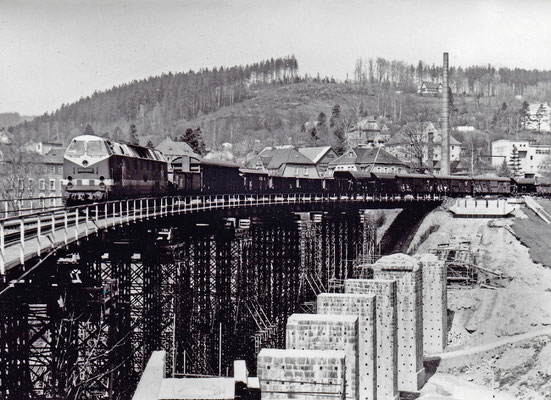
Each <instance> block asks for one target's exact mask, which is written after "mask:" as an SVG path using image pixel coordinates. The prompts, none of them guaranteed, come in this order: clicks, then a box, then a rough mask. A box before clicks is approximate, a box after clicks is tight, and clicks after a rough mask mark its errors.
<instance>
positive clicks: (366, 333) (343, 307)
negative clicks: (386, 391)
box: [317, 293, 377, 400]
mask: <svg viewBox="0 0 551 400" xmlns="http://www.w3.org/2000/svg"><path fill="white" fill-rule="evenodd" d="M375 303H376V299H375V295H373V294H342V293H322V294H320V295H318V298H317V312H318V314H334V315H355V316H357V317H358V318H359V319H358V330H359V334H358V364H359V366H358V374H359V382H358V386H359V399H360V400H374V399H376V398H377V366H376V360H377V358H376V356H377V339H376V331H377V328H376V327H377V323H376V316H375Z"/></svg>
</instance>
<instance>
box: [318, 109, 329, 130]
mask: <svg viewBox="0 0 551 400" xmlns="http://www.w3.org/2000/svg"><path fill="white" fill-rule="evenodd" d="M326 123H327V117H326V116H325V113H324V112H323V111H322V112H320V113H319V115H318V127H320V128H325V124H326Z"/></svg>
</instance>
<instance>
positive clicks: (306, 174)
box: [304, 168, 308, 176]
mask: <svg viewBox="0 0 551 400" xmlns="http://www.w3.org/2000/svg"><path fill="white" fill-rule="evenodd" d="M304 175H305V176H308V168H304Z"/></svg>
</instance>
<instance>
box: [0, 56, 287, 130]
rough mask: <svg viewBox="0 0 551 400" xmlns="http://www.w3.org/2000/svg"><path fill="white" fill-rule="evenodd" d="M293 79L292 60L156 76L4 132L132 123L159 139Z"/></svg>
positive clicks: (122, 126)
mask: <svg viewBox="0 0 551 400" xmlns="http://www.w3.org/2000/svg"><path fill="white" fill-rule="evenodd" d="M296 80H298V63H297V60H296V58H295V57H294V56H287V57H283V58H276V59H273V58H272V59H270V60H265V61H261V62H259V63H255V64H252V65H246V66H234V67H230V68H224V67H220V68H214V69H211V70H209V69H202V70H200V71H198V72H194V71H189V72H185V73H172V72H169V73H167V74H162V75H161V76H155V77H150V78H147V79H144V80H141V81H132V82H130V83H127V84H123V85H120V86H116V87H113V88H112V89H110V90H107V91H104V92H95V93H94V94H93V95H92V96H88V97H84V98H81V99H80V100H79V101H77V102H76V103H73V104H67V105H65V104H64V105H62V106H61V107H60V108H59V110H57V111H55V112H53V113H51V114H44V115H42V116H40V117H37V118H35V119H34V120H32V121H27V122H24V123H23V124H20V125H18V126H16V127H14V128H12V129H10V130H12V131H14V133H19V134H21V135H24V136H28V137H29V138H33V139H34V140H38V139H44V138H46V137H49V138H52V137H54V138H55V137H56V136H57V139H58V140H67V139H68V138H70V137H73V136H75V135H78V134H80V133H82V132H83V130H84V128H85V127H86V125H90V126H91V127H92V128H93V129H94V132H95V133H96V134H100V135H101V134H109V135H110V136H124V135H125V134H126V131H127V130H128V127H129V125H130V124H135V125H136V126H137V128H138V134H139V136H140V137H146V136H157V137H163V136H166V135H169V134H172V133H173V132H174V129H175V128H176V125H177V124H178V122H179V121H189V120H193V119H195V118H197V117H198V116H201V115H203V114H207V113H210V112H213V111H216V110H218V109H219V108H221V107H225V106H231V105H233V104H236V103H239V102H242V101H243V100H245V99H246V98H248V97H249V95H250V92H251V90H254V89H255V88H256V87H258V86H261V85H268V84H270V85H273V84H276V85H285V84H289V83H292V82H295V81H296Z"/></svg>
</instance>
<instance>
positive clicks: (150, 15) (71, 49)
mask: <svg viewBox="0 0 551 400" xmlns="http://www.w3.org/2000/svg"><path fill="white" fill-rule="evenodd" d="M550 16H551V1H550V0H524V1H520V0H499V1H498V0H454V1H451V0H363V1H360V0H270V1H267V0H225V1H222V0H197V1H192V0H180V1H176V0H157V1H143V0H133V1H130V0H126V1H121V0H95V1H92V0H71V1H69V0H34V1H31V0H24V1H21V0H0V43H1V47H0V112H12V111H13V112H19V113H21V114H25V115H29V114H31V115H36V114H41V113H44V112H50V111H54V110H55V109H57V108H58V107H59V106H60V105H61V104H63V103H70V102H73V101H76V100H78V99H79V98H80V97H81V96H86V95H90V94H92V93H93V92H94V91H95V90H105V89H108V88H110V87H112V86H113V85H118V84H122V83H125V82H129V81H132V80H134V79H142V78H146V77H148V76H151V75H157V74H161V73H163V72H168V71H173V72H176V71H187V70H189V69H199V68H202V67H209V68H210V67H213V66H220V65H223V66H230V65H236V64H246V63H252V62H255V61H260V60H262V59H266V58H270V57H277V56H285V55H288V54H295V56H296V57H297V59H298V62H299V67H300V72H301V73H305V72H307V73H309V74H316V73H317V72H319V73H320V74H321V75H322V76H323V75H328V76H331V75H333V76H335V77H336V78H341V79H344V78H346V74H347V73H349V74H350V75H351V76H352V74H353V70H354V63H355V60H356V59H357V58H358V57H363V58H369V57H377V56H380V57H385V58H388V59H400V60H404V61H408V62H411V63H416V62H417V61H418V60H420V59H421V60H423V61H425V62H429V63H440V62H441V58H442V52H443V51H448V52H449V53H450V64H451V65H463V66H466V65H473V64H483V65H484V64H488V63H491V64H492V65H494V66H497V67H499V66H509V67H515V66H518V67H524V68H539V69H551V23H549V18H550Z"/></svg>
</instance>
